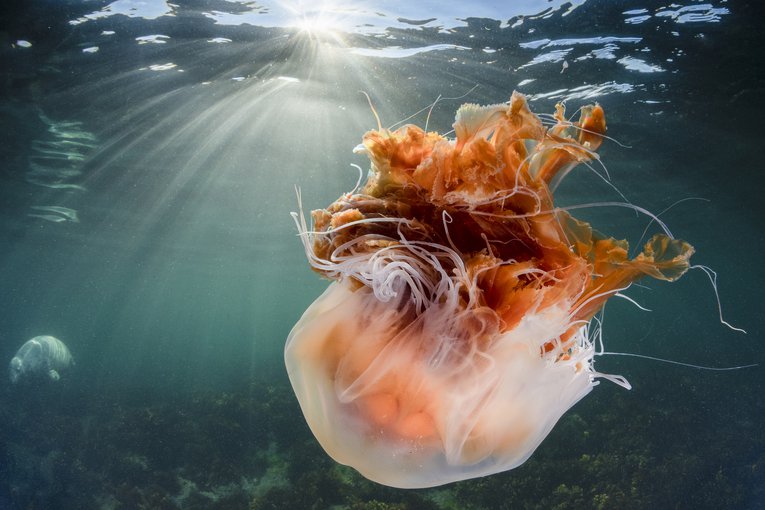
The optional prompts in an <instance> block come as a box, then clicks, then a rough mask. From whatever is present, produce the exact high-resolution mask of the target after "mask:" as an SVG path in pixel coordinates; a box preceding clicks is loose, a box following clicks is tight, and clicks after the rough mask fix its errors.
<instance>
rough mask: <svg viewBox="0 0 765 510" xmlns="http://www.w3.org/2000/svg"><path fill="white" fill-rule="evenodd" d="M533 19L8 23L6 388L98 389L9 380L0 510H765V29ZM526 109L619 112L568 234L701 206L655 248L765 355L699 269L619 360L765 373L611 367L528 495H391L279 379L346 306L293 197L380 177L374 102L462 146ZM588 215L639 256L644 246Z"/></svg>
mask: <svg viewBox="0 0 765 510" xmlns="http://www.w3.org/2000/svg"><path fill="white" fill-rule="evenodd" d="M507 4H509V6H507V5H505V3H503V2H496V3H495V2H464V3H456V2H424V3H423V2H420V3H416V4H415V3H412V4H411V5H408V4H406V3H399V2H381V3H368V2H350V3H347V4H334V3H332V2H321V1H317V2H310V3H308V2H305V3H303V2H286V3H282V2H263V3H255V2H249V1H228V0H220V1H217V0H215V1H212V0H211V1H196V0H192V1H182V2H175V3H165V2H162V1H154V0H151V1H146V2H139V1H133V0H118V1H116V2H113V3H109V2H104V1H68V2H64V1H57V2H53V1H50V2H42V1H30V2H10V3H6V4H3V6H2V8H1V9H2V15H0V27H1V28H0V62H2V67H1V69H2V71H1V72H2V82H0V87H2V89H1V90H2V95H0V127H1V128H2V137H3V142H2V144H0V151H2V152H1V155H2V167H1V169H0V179H1V180H0V248H1V249H0V306H1V307H2V308H1V309H2V313H1V314H0V363H9V362H10V360H11V358H12V357H13V356H14V354H15V352H16V350H17V349H18V348H19V347H20V346H21V345H22V344H23V343H24V342H25V341H27V340H28V339H30V338H32V337H35V336H37V335H53V336H56V337H58V338H59V339H61V340H63V341H64V342H65V343H66V344H67V345H68V347H69V349H70V350H71V352H72V355H73V356H74V358H75V365H74V366H73V367H71V369H70V370H68V371H67V372H65V373H62V377H61V380H59V381H57V382H52V381H49V380H46V378H45V377H41V378H38V379H34V378H30V379H28V380H26V381H22V382H21V383H20V384H17V385H11V383H10V381H9V379H8V378H7V377H6V376H3V377H1V378H0V381H2V382H0V399H2V400H1V401H2V405H0V508H3V509H4V508H14V509H16V508H18V509H28V508H36V509H40V508H46V509H47V508H49V509H64V508H104V509H112V508H113V509H117V508H120V509H123V508H124V509H134V508H147V509H149V508H151V509H154V508H257V509H261V508H262V509H265V508H352V509H355V510H358V509H373V508H374V509H381V508H392V509H420V508H422V509H429V508H433V509H436V508H443V509H453V508H471V509H473V508H474V509H493V508H765V426H764V425H763V416H765V402H764V400H763V392H762V388H763V383H765V376H764V375H763V373H764V372H763V370H764V369H763V366H762V363H764V362H765V355H763V343H762V342H763V335H762V331H763V324H764V323H765V319H764V316H763V312H762V305H761V303H762V301H763V297H765V296H763V292H762V286H763V284H765V278H764V277H763V275H762V271H761V267H762V261H761V259H762V256H761V254H762V253H763V252H764V251H765V236H764V235H763V218H765V206H763V202H762V198H761V194H762V190H763V189H764V188H763V185H764V184H765V177H763V172H762V162H761V157H760V150H761V145H762V143H761V140H760V137H761V127H760V124H761V121H760V119H759V116H760V115H761V113H762V112H763V111H764V110H763V106H764V105H763V97H764V95H765V89H764V87H763V84H764V83H765V77H764V76H763V69H764V67H763V65H762V62H763V58H762V50H763V48H765V46H764V45H763V42H765V41H763V36H762V30H761V26H760V24H761V22H760V20H761V19H763V18H762V17H761V15H762V14H763V13H762V8H761V7H760V6H759V4H758V3H756V2H743V1H724V0H715V1H712V2H694V1H689V0H682V1H678V2H674V3H668V2H653V1H647V0H642V1H601V0H578V1H574V2H560V1H557V0H556V1H542V0H535V1H532V0H525V1H522V2H507ZM514 89H515V90H519V91H521V92H523V93H524V94H526V95H527V97H528V99H529V102H530V105H531V108H532V110H534V111H535V112H537V113H551V112H552V111H553V109H554V105H555V103H556V102H559V101H565V102H566V104H567V106H568V111H569V112H574V111H575V110H576V109H577V108H578V107H579V106H581V105H583V104H586V103H591V102H598V103H600V104H601V105H603V107H604V108H605V111H606V117H607V122H608V134H609V135H610V136H611V137H613V138H614V139H615V140H616V141H614V142H608V143H606V144H604V146H603V147H602V148H601V149H600V151H599V152H600V154H601V156H602V161H603V162H604V163H605V164H606V165H607V167H608V171H609V174H610V178H611V180H610V184H609V183H606V182H604V181H603V180H602V179H600V178H599V177H598V176H597V175H595V174H594V173H592V172H590V171H588V170H587V169H586V168H585V167H582V168H579V169H577V170H575V171H574V173H573V174H572V175H570V176H569V177H568V178H567V180H566V181H565V183H564V184H563V185H562V186H561V188H560V190H559V192H558V195H557V198H558V203H559V204H561V205H573V204H582V203H591V202H598V201H618V200H623V198H622V196H621V195H620V194H619V193H621V194H623V195H624V197H626V198H627V199H629V200H630V201H631V202H632V203H634V204H638V205H640V206H642V207H645V208H646V209H648V210H651V211H653V212H654V213H660V212H662V211H664V210H665V209H667V208H668V207H669V206H671V205H672V204H675V203H676V202H678V201H681V200H683V199H687V198H694V199H697V198H703V199H705V200H687V201H682V202H680V203H678V204H677V205H676V206H675V207H673V208H671V209H670V210H668V211H666V212H665V213H664V214H662V215H661V218H662V220H663V221H664V222H666V223H667V225H668V226H669V227H670V228H671V230H672V232H673V233H674V234H675V235H676V236H678V237H681V238H683V239H686V240H688V241H689V242H691V243H692V244H693V245H694V246H695V247H696V250H697V254H696V256H695V258H694V262H696V263H699V264H705V265H707V266H710V267H712V268H713V269H715V270H716V271H717V273H718V277H719V280H718V289H719V294H720V299H721V304H722V310H723V313H724V318H725V320H727V321H729V322H730V323H731V324H733V325H735V326H738V327H741V328H743V329H746V330H747V334H741V333H738V332H736V331H733V330H731V329H730V328H727V327H725V325H723V324H722V323H721V322H720V318H719V315H718V305H717V301H716V300H715V294H714V291H713V288H712V287H711V286H710V284H709V281H708V280H707V279H706V277H705V275H704V274H703V273H702V272H701V271H691V272H690V273H689V274H687V275H686V276H685V277H684V278H683V279H682V280H681V281H679V282H677V283H674V284H671V285H670V284H662V283H655V282H646V283H647V284H648V285H649V286H650V288H643V287H633V288H632V289H630V292H629V295H630V296H631V297H632V298H634V299H635V300H637V301H638V302H640V303H641V304H642V305H643V306H645V307H647V308H650V309H651V310H652V312H650V313H648V312H642V311H640V310H639V309H637V308H635V307H634V306H632V305H631V304H630V303H628V302H627V301H623V300H622V301H617V302H611V303H609V305H608V306H607V310H606V315H605V317H606V319H605V336H604V339H605V341H606V348H607V350H609V351H617V352H629V353H638V354H643V355H648V356H655V357H661V358H666V359H670V360H675V361H680V362H685V363H692V364H697V365H704V366H711V367H729V366H737V365H745V364H750V363H760V364H761V365H760V366H759V367H755V368H750V369H745V370H738V371H726V372H713V371H705V370H699V369H691V368H688V367H683V366H678V365H670V364H666V363H661V362H653V361H649V360H645V359H637V358H629V357H616V356H611V357H609V356H603V357H600V358H599V359H598V360H597V362H596V363H597V365H596V366H597V368H598V370H600V371H602V372H606V373H619V374H623V375H624V376H626V377H627V378H628V379H629V380H630V382H631V383H632V385H633V390H632V391H625V390H623V389H622V388H619V387H617V386H614V385H611V384H608V383H604V384H602V385H601V386H600V387H598V388H596V389H595V390H594V391H593V393H592V394H591V395H590V396H588V397H587V398H586V399H585V400H583V401H582V402H581V403H579V404H578V405H577V406H576V407H575V408H574V409H572V410H571V411H570V412H569V413H568V414H567V415H566V416H565V417H564V418H563V419H562V420H561V422H560V423H559V424H558V425H557V427H556V428H555V430H554V431H553V433H552V434H551V436H550V437H549V438H548V439H547V440H546V441H545V442H544V443H543V444H542V446H541V447H540V448H539V450H538V451H537V452H536V453H535V454H534V455H533V456H532V458H531V459H530V460H529V461H528V462H527V463H526V464H525V465H524V466H522V467H520V468H518V469H516V470H513V471H511V472H508V473H504V474H501V475H496V476H493V477H488V478H485V479H480V480H474V481H469V482H463V483H458V484H454V485H450V486H447V487H445V488H442V489H435V490H429V491H398V490H393V489H387V488H384V487H380V486H378V485H375V484H372V483H371V482H367V481H365V480H363V479H362V478H360V477H359V476H358V475H356V474H355V473H354V472H353V471H352V470H350V469H348V468H344V467H342V466H338V465H336V464H335V463H334V462H332V461H331V459H329V458H328V457H327V456H326V455H325V454H324V453H323V452H322V451H321V449H320V447H319V446H318V445H317V443H316V442H315V440H314V439H313V437H312V436H311V434H310V432H309V431H308V429H307V427H306V426H305V425H304V423H303V419H302V416H301V414H300V409H299V407H298V405H297V402H296V401H295V400H294V397H293V396H292V393H291V390H290V388H289V383H288V381H287V378H286V374H285V373H284V369H283V362H282V349H283V345H284V340H285V338H286V337H287V334H288V333H289V330H290V328H291V327H292V325H293V324H294V323H295V321H296V320H297V319H298V318H299V317H300V315H301V314H302V312H303V310H304V309H305V308H306V306H307V305H308V304H309V303H311V301H313V299H315V298H316V296H318V295H319V293H320V292H321V291H322V290H323V288H324V287H325V286H326V282H325V281H322V280H321V279H320V278H319V277H318V276H317V275H316V274H314V273H312V272H311V271H310V270H309V268H308V265H307V264H306V262H305V260H304V254H303V252H302V249H301V247H300V243H299V242H298V239H297V238H296V236H295V229H294V225H293V224H292V222H291V218H290V216H289V212H290V211H292V210H295V209H296V199H295V190H294V187H295V186H296V185H298V186H300V188H301V190H302V194H303V203H304V205H305V207H306V208H308V209H312V208H318V207H324V206H326V205H327V204H329V203H330V202H332V201H333V200H334V199H335V198H337V196H339V195H340V194H341V193H343V192H345V191H348V190H350V189H351V188H352V187H353V185H354V183H355V180H356V178H357V174H356V171H355V170H354V169H353V168H351V166H350V164H351V163H355V164H358V165H361V166H362V167H364V168H366V167H368V163H367V161H366V160H365V157H364V156H361V155H354V154H353V153H352V152H351V151H352V149H353V147H354V146H355V145H356V144H358V143H359V142H360V140H361V136H362V135H363V133H364V132H365V131H366V130H368V129H371V128H374V127H376V121H375V118H374V115H373V114H372V112H371V110H370V108H369V104H368V102H367V99H366V97H365V96H364V95H363V94H361V93H360V91H364V92H366V93H367V94H368V95H369V97H370V99H371V101H372V103H373V104H374V107H375V109H376V110H377V112H378V113H379V116H380V118H381V120H382V123H383V125H392V124H394V123H395V122H398V121H401V120H403V119H406V118H407V117H409V116H410V115H411V114H413V113H415V112H417V111H419V110H421V109H422V108H424V107H427V106H428V105H429V104H431V103H432V102H433V101H434V100H436V98H438V97H439V96H440V97H442V98H444V99H442V100H440V101H439V102H438V104H437V105H436V107H435V108H434V109H433V111H432V114H431V116H430V119H429V127H430V128H431V129H436V130H438V131H441V132H445V131H448V130H449V129H451V128H450V125H451V123H452V121H453V115H454V111H455V110H456V108H457V107H458V106H459V105H460V104H461V103H462V102H467V101H469V102H476V103H484V104H487V103H497V102H502V101H505V100H507V99H508V98H509V96H510V94H511V92H512V91H513V90H514ZM460 96H464V97H461V98H460V99H449V98H455V97H460ZM426 113H427V112H424V113H421V114H419V115H418V116H415V117H414V118H412V119H411V120H410V121H411V122H414V123H418V124H424V122H425V121H426V118H425V117H426ZM617 142H618V143H617ZM614 188H616V189H618V192H617V191H616V190H615V189H614ZM578 216H580V217H582V218H583V219H586V220H588V221H591V222H592V223H593V224H594V225H595V226H596V227H597V228H598V229H599V230H601V231H603V232H606V233H608V234H610V235H614V236H617V237H625V238H627V239H629V240H631V241H632V242H634V243H636V242H637V241H638V239H639V238H640V237H641V235H642V233H643V230H644V228H645V226H646V224H647V219H646V218H645V217H637V216H636V215H635V214H633V213H632V212H630V211H629V210H627V209H604V208H594V209H591V210H581V211H578ZM652 228H655V225H653V226H652ZM3 360H5V361H3ZM1 366H5V365H1Z"/></svg>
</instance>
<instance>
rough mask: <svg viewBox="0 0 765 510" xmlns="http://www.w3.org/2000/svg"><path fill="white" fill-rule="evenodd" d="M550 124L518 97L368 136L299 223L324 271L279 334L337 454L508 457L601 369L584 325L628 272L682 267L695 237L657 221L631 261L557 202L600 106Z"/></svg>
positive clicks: (410, 472)
mask: <svg viewBox="0 0 765 510" xmlns="http://www.w3.org/2000/svg"><path fill="white" fill-rule="evenodd" d="M563 113H564V112H563V109H562V107H560V106H559V107H558V109H557V111H556V114H555V116H554V119H555V124H554V125H553V126H552V127H551V128H549V129H547V128H545V126H544V125H543V123H542V121H541V120H540V119H539V118H538V117H537V116H535V115H534V114H533V113H531V111H530V110H529V109H528V106H527V104H526V101H525V98H524V97H523V96H522V95H520V94H518V93H514V94H513V96H512V98H511V100H510V101H509V102H508V103H507V104H501V105H493V106H484V107H480V106H477V105H463V106H462V107H461V108H460V109H459V110H458V112H457V116H456V121H455V124H454V131H455V135H456V137H455V139H447V138H445V137H443V136H441V135H438V134H436V133H428V132H425V131H424V130H422V129H420V128H418V127H416V126H412V125H408V126H404V127H402V128H400V129H397V130H395V131H389V130H376V131H370V132H369V133H367V134H366V135H365V136H364V141H363V147H364V149H365V151H366V152H367V154H368V155H369V157H370V159H371V162H372V172H371V173H370V177H369V180H368V182H367V183H366V185H365V187H364V188H363V189H362V190H361V191H359V192H355V190H354V192H352V193H348V194H345V195H343V196H341V197H340V198H339V199H338V200H336V201H335V202H334V203H333V204H331V205H330V206H329V207H327V208H326V209H321V210H316V211H313V212H312V220H313V221H312V226H310V227H309V225H308V224H307V223H306V220H305V219H304V216H303V214H302V211H301V212H300V213H299V214H295V215H294V217H295V219H296V223H297V225H298V229H299V231H300V235H301V239H302V242H303V245H304V248H305V251H306V255H307V258H308V261H309V263H310V264H311V266H312V267H313V268H314V269H315V270H316V271H318V272H319V273H321V274H322V275H324V276H326V277H328V278H330V279H332V280H334V281H333V283H331V284H330V285H329V287H328V288H327V290H326V291H325V292H324V293H323V294H322V295H321V296H320V297H319V298H317V299H316V301H314V303H313V304H312V305H311V306H309V308H308V309H307V310H306V311H305V313H304V314H303V316H302V317H301V318H300V320H299V321H298V323H297V324H296V325H295V327H294V328H293V329H292V331H291V333H290V335H289V338H288V340H287V344H286V347H285V361H286V365H287V371H288V374H289V377H290V381H291V383H292V386H293V388H294V391H295V394H296V395H297V398H298V401H299V402H300V406H301V408H302V411H303V414H304V415H305V418H306V421H307V422H308V425H309V426H310V428H311V430H312V431H313V433H314V435H315V436H316V438H317V439H318V441H319V442H320V443H321V445H322V447H323V448H324V449H325V450H326V451H327V452H328V453H329V455H331V456H332V457H333V458H334V459H335V460H336V461H338V462H340V463H342V464H347V465H350V466H352V467H354V468H355V469H356V470H358V471H359V472H360V473H361V474H362V475H364V476H365V477H367V478H369V479H371V480H374V481H376V482H379V483H382V484H385V485H390V486H394V487H402V488H418V487H431V486H437V485H442V484H445V483H449V482H453V481H457V480H463V479H468V478H474V477H480V476H485V475H489V474H493V473H497V472H501V471H505V470H508V469H512V468H514V467H517V466H519V465H520V464H522V463H523V462H524V461H525V460H526V459H528V458H529V456H530V455H531V454H532V453H533V452H534V450H535V449H536V448H537V446H538V445H539V444H540V443H541V442H542V440H543V439H544V438H545V437H546V436H547V434H548V433H549V432H550V430H551V429H552V427H553V426H554V425H555V423H556V422H557V421H558V419H559V418H560V417H561V416H562V415H563V414H564V413H565V412H566V411H567V410H568V409H570V408H571V407H572V406H573V405H574V404H575V403H576V402H577V401H579V400H580V399H581V398H582V397H584V396H585V395H587V393H589V392H590V391H591V389H592V388H593V386H595V385H596V384H597V383H598V378H600V377H606V378H609V379H611V380H613V381H615V382H617V383H620V384H622V385H624V386H627V387H629V386H628V383H627V382H626V381H625V380H623V379H622V378H620V377H619V376H609V375H604V374H599V373H598V372H597V371H596V370H595V368H594V366H593V356H594V354H595V348H594V346H593V341H592V338H591V334H590V325H589V321H590V319H591V318H592V317H593V315H594V314H595V313H597V311H598V310H599V309H600V308H601V307H602V306H603V304H604V303H605V301H606V300H607V299H608V298H609V297H611V296H613V295H615V294H616V293H617V292H618V291H620V290H623V289H624V288H626V287H627V286H629V284H630V283H631V282H632V281H634V280H636V279H638V278H640V277H642V276H651V277H654V278H659V279H663V280H669V281H672V280H675V279H677V278H679V277H680V276H681V275H682V274H683V273H684V272H685V271H686V270H687V269H688V265H689V258H690V256H691V254H692V253H693V248H692V247H691V246H690V245H689V244H687V243H685V242H683V241H679V240H676V239H673V238H672V237H671V236H669V235H667V234H658V235H656V236H654V237H653V238H652V239H651V240H649V241H648V243H646V244H645V246H644V249H643V251H642V252H641V253H640V254H639V255H637V256H636V257H634V258H632V259H630V258H629V257H628V245H627V243H626V242H625V241H620V240H616V239H613V238H607V237H605V236H603V235H601V234H599V233H597V232H596V231H594V230H592V228H590V226H589V225H588V224H587V223H585V222H583V221H579V220H577V219H575V218H574V217H573V216H572V215H570V214H569V213H568V212H566V211H565V210H562V209H559V208H556V207H555V206H554V203H553V194H552V192H551V191H550V190H551V182H553V180H555V179H560V178H562V177H561V176H562V175H565V174H566V173H567V172H568V171H569V170H570V169H571V168H572V167H573V166H575V165H576V164H578V163H580V162H586V161H588V160H591V159H594V158H596V157H597V154H596V153H595V150H596V149H597V147H598V146H599V145H600V143H601V141H602V139H603V136H604V133H605V117H604V113H603V110H602V108H600V107H599V106H588V107H585V108H582V110H581V116H580V119H579V120H578V121H577V122H570V121H568V120H566V119H565V117H564V114H563Z"/></svg>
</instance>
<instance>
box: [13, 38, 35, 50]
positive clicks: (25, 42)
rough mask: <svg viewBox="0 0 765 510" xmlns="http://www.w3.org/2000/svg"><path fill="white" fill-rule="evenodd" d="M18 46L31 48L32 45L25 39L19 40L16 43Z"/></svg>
mask: <svg viewBox="0 0 765 510" xmlns="http://www.w3.org/2000/svg"><path fill="white" fill-rule="evenodd" d="M16 46H18V47H19V48H31V47H32V43H31V42H29V41H27V40H24V39H19V40H18V41H16Z"/></svg>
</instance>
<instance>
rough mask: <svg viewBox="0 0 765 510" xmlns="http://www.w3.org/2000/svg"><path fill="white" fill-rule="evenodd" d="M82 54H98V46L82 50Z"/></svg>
mask: <svg viewBox="0 0 765 510" xmlns="http://www.w3.org/2000/svg"><path fill="white" fill-rule="evenodd" d="M82 52H83V53H98V46H90V47H89V48H83V49H82Z"/></svg>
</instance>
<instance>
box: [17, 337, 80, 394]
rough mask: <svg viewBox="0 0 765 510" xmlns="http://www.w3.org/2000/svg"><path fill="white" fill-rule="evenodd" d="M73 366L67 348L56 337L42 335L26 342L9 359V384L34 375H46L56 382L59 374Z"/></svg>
mask: <svg viewBox="0 0 765 510" xmlns="http://www.w3.org/2000/svg"><path fill="white" fill-rule="evenodd" d="M72 364H73V360H72V354H71V353H70V352H69V348H68V347H67V346H66V345H65V344H64V342H62V341H61V340H59V339H58V338H56V337H53V336H48V335H43V336H36V337H34V338H32V339H31V340H27V341H26V342H25V343H24V345H22V346H21V348H19V350H18V352H17V353H16V355H15V356H14V357H13V359H11V365H10V375H11V382H12V383H14V384H16V382H18V380H19V378H21V377H29V376H34V375H42V374H44V375H47V376H48V377H49V378H50V379H51V380H53V381H58V380H59V379H60V378H61V375H60V372H61V371H63V370H66V369H68V368H69V367H70V366H71V365H72Z"/></svg>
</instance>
